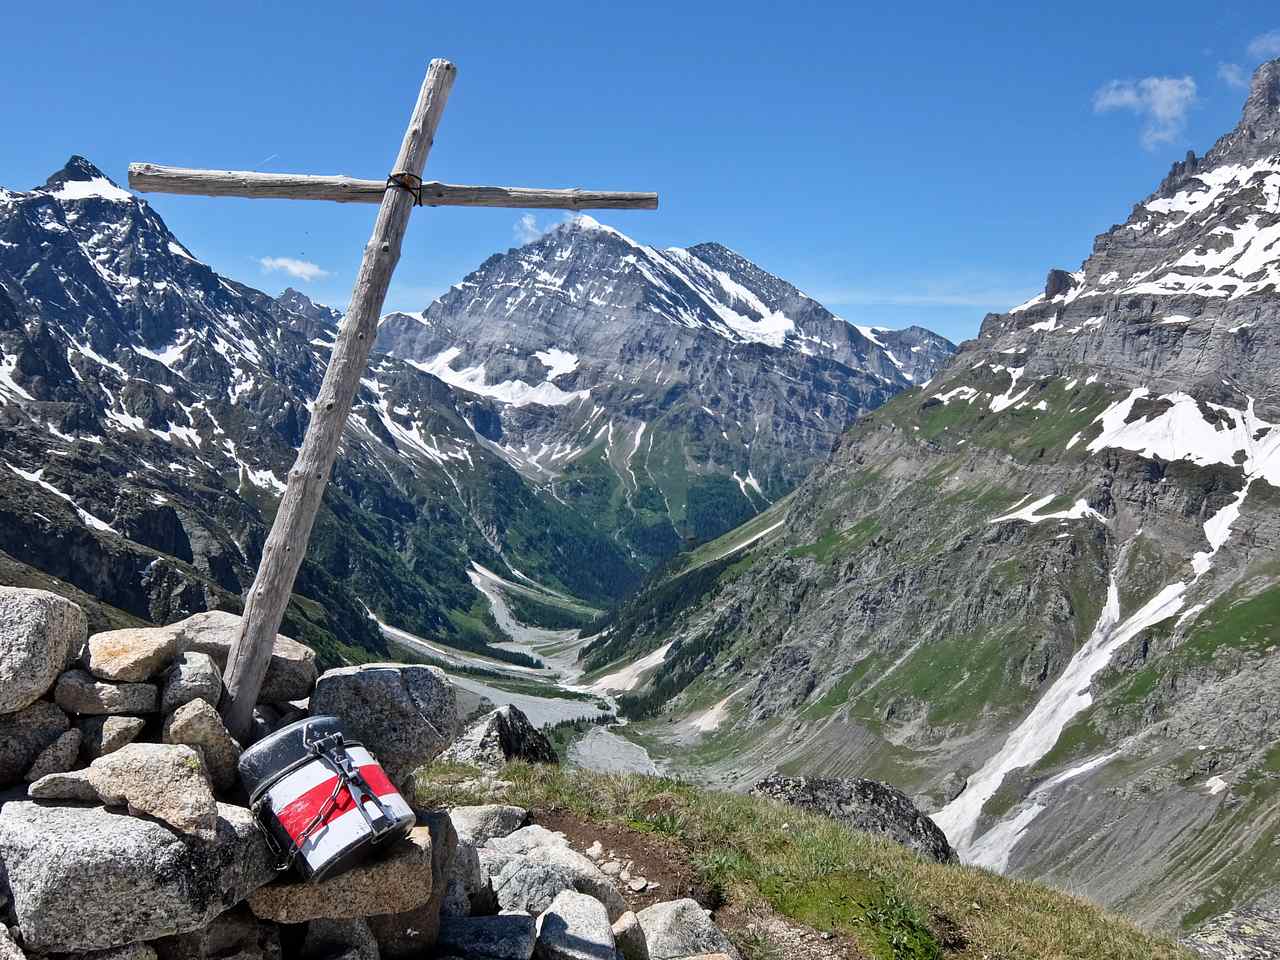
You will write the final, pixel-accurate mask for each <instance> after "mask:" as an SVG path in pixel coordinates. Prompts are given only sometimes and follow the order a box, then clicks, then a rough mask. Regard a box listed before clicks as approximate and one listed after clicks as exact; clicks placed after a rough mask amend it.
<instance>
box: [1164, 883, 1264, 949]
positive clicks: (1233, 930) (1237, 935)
mask: <svg viewBox="0 0 1280 960" xmlns="http://www.w3.org/2000/svg"><path fill="white" fill-rule="evenodd" d="M1179 942H1180V943H1181V944H1182V945H1183V946H1184V947H1188V948H1189V949H1191V950H1194V951H1195V952H1196V954H1197V955H1199V956H1200V957H1203V958H1204V960H1263V958H1277V957H1280V890H1272V891H1271V892H1270V893H1267V894H1263V895H1262V896H1261V897H1258V898H1257V899H1255V900H1253V901H1250V902H1249V903H1247V904H1243V905H1242V906H1240V907H1238V908H1236V909H1235V910H1229V911H1227V912H1226V913H1224V914H1221V915H1220V916H1217V917H1214V918H1213V919H1211V920H1208V921H1206V922H1205V923H1203V924H1201V925H1200V926H1199V927H1197V928H1196V929H1195V930H1194V931H1192V932H1191V933H1189V934H1187V935H1186V936H1185V937H1183V938H1182V939H1181V940H1180V941H1179Z"/></svg>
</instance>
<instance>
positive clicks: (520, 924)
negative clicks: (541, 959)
mask: <svg viewBox="0 0 1280 960" xmlns="http://www.w3.org/2000/svg"><path fill="white" fill-rule="evenodd" d="M536 937H537V928H536V925H535V922H534V919H533V917H531V916H529V915H528V914H505V915H503V916H497V917H467V918H465V919H461V918H450V919H447V920H442V921H440V936H439V938H438V939H437V941H436V953H437V954H438V955H440V956H445V955H450V954H452V955H455V956H459V957H466V958H468V960H529V958H530V957H532V956H533V945H534V942H535V939H536Z"/></svg>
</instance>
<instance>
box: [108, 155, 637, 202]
mask: <svg viewBox="0 0 1280 960" xmlns="http://www.w3.org/2000/svg"><path fill="white" fill-rule="evenodd" d="M129 186H130V188H132V189H134V190H138V191H141V192H143V193H181V194H189V195H195V196H207V197H255V198H256V197H267V198H274V199H281V200H332V201H333V202H335V203H381V202H382V197H383V194H385V193H386V192H387V184H386V181H385V180H357V179H355V178H354V177H345V176H334V177H318V176H310V175H306V174H294V173H254V172H252V171H247V170H190V169H186V168H184V167H165V166H161V165H159V164H155V163H131V164H129ZM422 203H423V206H428V207H518V208H525V209H543V210H656V209H657V208H658V195H657V194H656V193H631V192H625V191H616V190H583V189H581V188H577V187H574V188H571V189H567V190H542V189H538V188H534V187H477V186H467V185H463V184H457V183H440V182H438V181H435V180H428V181H425V182H424V183H423V185H422Z"/></svg>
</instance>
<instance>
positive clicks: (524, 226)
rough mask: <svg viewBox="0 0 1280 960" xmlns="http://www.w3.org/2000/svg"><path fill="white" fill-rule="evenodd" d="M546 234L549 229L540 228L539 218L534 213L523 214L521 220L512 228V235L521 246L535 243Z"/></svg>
mask: <svg viewBox="0 0 1280 960" xmlns="http://www.w3.org/2000/svg"><path fill="white" fill-rule="evenodd" d="M546 232H547V228H546V227H540V226H538V218H537V217H535V216H534V215H533V214H532V213H525V214H521V216H520V219H519V220H517V221H516V222H515V223H514V224H513V225H512V227H511V233H512V235H513V236H514V237H515V238H516V242H517V243H519V244H521V245H523V244H526V243H533V241H535V240H537V239H538V238H539V237H540V236H542V235H543V234H544V233H546Z"/></svg>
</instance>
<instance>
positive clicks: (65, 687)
mask: <svg viewBox="0 0 1280 960" xmlns="http://www.w3.org/2000/svg"><path fill="white" fill-rule="evenodd" d="M53 698H54V700H55V701H56V702H57V704H58V706H60V707H61V708H62V709H63V710H65V711H67V713H78V714H81V715H85V716H92V715H103V714H122V713H155V712H156V711H157V710H158V709H159V707H160V691H159V690H158V689H157V688H156V685H155V684H153V683H108V682H106V681H104V680H98V679H96V678H95V677H94V676H93V675H92V674H89V673H86V672H85V671H84V670H68V671H67V672H66V673H64V674H63V675H62V676H60V677H59V678H58V683H57V685H56V686H55V687H54V691H53Z"/></svg>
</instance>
